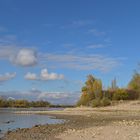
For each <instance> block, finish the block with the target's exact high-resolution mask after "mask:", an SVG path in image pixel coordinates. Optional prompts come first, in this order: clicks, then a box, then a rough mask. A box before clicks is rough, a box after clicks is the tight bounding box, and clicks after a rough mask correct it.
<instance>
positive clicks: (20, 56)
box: [0, 44, 38, 67]
mask: <svg viewBox="0 0 140 140" xmlns="http://www.w3.org/2000/svg"><path fill="white" fill-rule="evenodd" d="M0 59H1V60H2V59H3V60H7V61H10V62H11V63H12V64H15V65H18V66H22V67H29V66H34V65H36V64H37V62H38V58H37V53H36V52H35V50H33V49H27V48H21V47H17V46H14V45H2V44H1V45H0Z"/></svg>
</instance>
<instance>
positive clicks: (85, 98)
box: [77, 93, 90, 106]
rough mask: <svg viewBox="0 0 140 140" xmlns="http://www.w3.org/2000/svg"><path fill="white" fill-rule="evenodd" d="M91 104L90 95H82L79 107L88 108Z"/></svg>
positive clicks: (78, 103)
mask: <svg viewBox="0 0 140 140" xmlns="http://www.w3.org/2000/svg"><path fill="white" fill-rule="evenodd" d="M89 102H90V95H89V94H87V93H83V94H82V95H81V98H80V100H79V101H78V102H77V106H80V105H84V106H87V105H89Z"/></svg>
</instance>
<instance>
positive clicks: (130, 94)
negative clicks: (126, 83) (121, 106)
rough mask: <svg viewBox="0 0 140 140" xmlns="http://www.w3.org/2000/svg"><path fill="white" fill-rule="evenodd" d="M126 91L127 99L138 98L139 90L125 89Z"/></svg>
mask: <svg viewBox="0 0 140 140" xmlns="http://www.w3.org/2000/svg"><path fill="white" fill-rule="evenodd" d="M126 92H127V93H128V99H129V100H136V99H138V98H139V92H137V91H135V90H132V89H127V90H126Z"/></svg>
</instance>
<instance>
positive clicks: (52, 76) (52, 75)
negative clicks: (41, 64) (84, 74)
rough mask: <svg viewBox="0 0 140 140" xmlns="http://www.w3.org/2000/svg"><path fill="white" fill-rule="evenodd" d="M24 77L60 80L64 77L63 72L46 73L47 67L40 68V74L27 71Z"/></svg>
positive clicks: (28, 78)
mask: <svg viewBox="0 0 140 140" xmlns="http://www.w3.org/2000/svg"><path fill="white" fill-rule="evenodd" d="M24 78H25V79H26V80H43V81H47V80H62V79H64V75H63V74H57V73H48V70H47V69H42V70H41V72H40V75H39V76H37V75H36V74H35V73H31V72H28V73H27V74H26V75H25V76H24Z"/></svg>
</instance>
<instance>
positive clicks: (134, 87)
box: [128, 72, 140, 97]
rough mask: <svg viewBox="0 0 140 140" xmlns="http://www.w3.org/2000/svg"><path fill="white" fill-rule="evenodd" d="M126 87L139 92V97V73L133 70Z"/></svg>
mask: <svg viewBox="0 0 140 140" xmlns="http://www.w3.org/2000/svg"><path fill="white" fill-rule="evenodd" d="M128 88H129V89H132V90H134V91H136V92H137V93H139V97H140V73H138V72H135V73H134V75H133V77H132V79H131V81H130V82H129V84H128Z"/></svg>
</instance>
